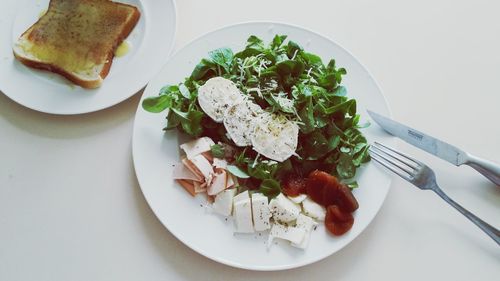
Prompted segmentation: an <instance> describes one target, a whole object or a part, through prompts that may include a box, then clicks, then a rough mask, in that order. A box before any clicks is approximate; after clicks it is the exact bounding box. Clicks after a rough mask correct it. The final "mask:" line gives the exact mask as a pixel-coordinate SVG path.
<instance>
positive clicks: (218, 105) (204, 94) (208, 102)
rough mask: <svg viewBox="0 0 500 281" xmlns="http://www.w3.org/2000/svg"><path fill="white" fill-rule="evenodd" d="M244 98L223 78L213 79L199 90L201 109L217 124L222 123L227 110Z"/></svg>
mask: <svg viewBox="0 0 500 281" xmlns="http://www.w3.org/2000/svg"><path fill="white" fill-rule="evenodd" d="M243 98H244V96H243V94H242V93H241V92H240V90H239V89H238V88H237V87H236V85H235V84H234V83H233V82H232V81H231V80H228V79H225V78H223V77H214V78H211V79H209V80H207V82H205V84H204V85H203V86H201V87H200V88H199V89H198V103H199V104H200V107H201V109H202V110H203V111H204V112H205V113H206V114H207V115H208V116H210V117H211V118H212V119H213V120H214V121H215V122H217V123H222V121H223V120H224V115H225V113H226V111H227V109H228V108H229V107H231V106H233V105H234V104H236V103H239V102H240V101H242V100H243Z"/></svg>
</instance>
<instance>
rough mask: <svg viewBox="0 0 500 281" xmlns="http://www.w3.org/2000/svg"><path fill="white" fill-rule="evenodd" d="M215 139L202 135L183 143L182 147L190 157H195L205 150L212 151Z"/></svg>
mask: <svg viewBox="0 0 500 281" xmlns="http://www.w3.org/2000/svg"><path fill="white" fill-rule="evenodd" d="M214 144H215V143H214V141H213V140H212V139H211V138H209V137H201V138H199V139H195V140H192V141H190V142H187V143H184V144H181V145H180V147H181V149H182V150H184V152H185V153H186V156H187V158H188V159H191V158H193V157H195V156H196V155H198V154H202V153H203V152H207V151H210V147H211V146H212V145H214Z"/></svg>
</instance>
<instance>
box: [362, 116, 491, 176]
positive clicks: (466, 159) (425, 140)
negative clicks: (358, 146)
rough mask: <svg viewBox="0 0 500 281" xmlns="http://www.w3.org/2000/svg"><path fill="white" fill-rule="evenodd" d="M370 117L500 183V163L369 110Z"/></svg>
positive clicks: (391, 132)
mask: <svg viewBox="0 0 500 281" xmlns="http://www.w3.org/2000/svg"><path fill="white" fill-rule="evenodd" d="M367 111H368V114H369V115H370V117H371V118H372V119H373V120H374V121H375V122H376V123H377V124H379V125H380V127H382V129H384V130H385V131H386V132H388V133H389V134H391V135H393V136H396V137H398V138H400V139H402V140H404V141H405V142H407V143H409V144H411V145H413V146H416V147H418V148H420V149H422V150H424V151H427V152H428V153H430V154H433V155H435V156H437V157H439V158H441V159H443V160H445V161H447V162H449V163H451V164H453V165H455V166H460V165H462V164H465V165H469V166H471V167H472V168H474V169H476V170H477V171H478V172H480V173H481V174H483V175H484V176H486V177H487V178H488V179H490V180H491V181H492V182H494V183H495V184H496V185H500V165H498V164H496V163H493V162H491V161H488V160H484V159H481V158H479V157H476V156H473V155H471V154H469V153H467V152H465V151H463V150H461V149H459V148H457V147H455V146H453V145H451V144H449V143H446V142H444V141H442V140H439V139H437V138H435V137H432V136H429V135H427V134H425V133H422V132H420V131H418V130H415V129H413V128H410V127H408V126H406V125H403V124H401V123H399V122H397V121H394V120H392V119H390V118H387V117H385V116H383V115H380V114H378V113H375V112H373V111H370V110H367Z"/></svg>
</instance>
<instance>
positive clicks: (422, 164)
mask: <svg viewBox="0 0 500 281" xmlns="http://www.w3.org/2000/svg"><path fill="white" fill-rule="evenodd" d="M374 144H375V145H377V146H381V147H383V148H386V149H388V150H390V151H392V152H394V153H396V154H398V155H400V156H402V157H404V158H406V159H408V160H410V161H412V162H413V163H415V164H417V165H419V166H425V164H424V163H422V162H420V161H418V160H417V159H415V158H413V157H410V156H408V155H407V154H404V153H402V152H399V151H397V150H395V149H394V148H391V147H388V146H386V145H383V144H381V143H379V142H375V143H374ZM377 148H378V147H377Z"/></svg>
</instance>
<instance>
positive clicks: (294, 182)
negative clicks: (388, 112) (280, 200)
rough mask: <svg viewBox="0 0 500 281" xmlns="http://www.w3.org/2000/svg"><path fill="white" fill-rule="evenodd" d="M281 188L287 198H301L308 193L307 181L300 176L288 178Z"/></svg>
mask: <svg viewBox="0 0 500 281" xmlns="http://www.w3.org/2000/svg"><path fill="white" fill-rule="evenodd" d="M281 188H282V191H283V193H284V194H285V195H286V196H290V197H296V196H299V195H300V194H302V193H306V179H305V178H302V177H299V176H298V175H291V176H288V177H287V178H286V179H285V180H284V181H283V183H282V187H281Z"/></svg>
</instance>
